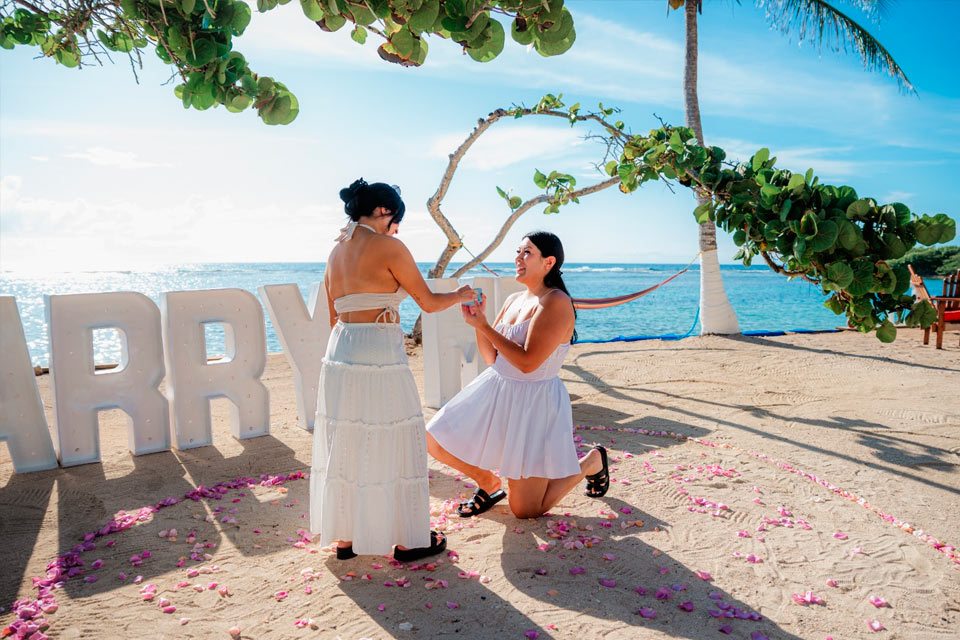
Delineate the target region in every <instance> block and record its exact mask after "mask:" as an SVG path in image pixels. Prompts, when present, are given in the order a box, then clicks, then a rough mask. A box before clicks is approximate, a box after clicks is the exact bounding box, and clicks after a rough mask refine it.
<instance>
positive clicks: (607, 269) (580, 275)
mask: <svg viewBox="0 0 960 640" xmlns="http://www.w3.org/2000/svg"><path fill="white" fill-rule="evenodd" d="M419 266H420V269H421V271H422V272H423V273H424V274H426V272H427V270H428V269H429V268H430V267H431V266H432V265H431V264H428V263H421V264H419ZM457 266H459V265H457V264H454V265H453V267H452V268H451V269H449V270H448V272H447V273H452V272H453V271H454V270H455V269H456V267H457ZM488 266H489V267H490V268H491V270H493V271H494V272H496V273H497V274H499V275H501V276H503V277H513V273H514V271H513V264H512V263H488ZM682 268H683V265H679V264H582V263H580V264H577V263H570V264H567V265H564V268H563V274H564V280H565V281H566V283H567V287H568V289H569V290H570V292H571V294H572V295H573V296H574V297H578V298H603V297H610V296H617V295H621V294H625V293H632V292H634V291H640V290H642V289H646V288H647V287H650V286H653V285H655V284H657V283H659V282H662V281H663V280H666V279H667V278H669V277H670V276H671V275H673V274H675V273H677V272H678V271H679V270H680V269H682ZM323 269H324V264H323V263H301V262H298V263H211V264H183V265H176V266H166V267H162V268H158V269H153V270H131V271H77V272H69V273H18V272H10V271H6V272H2V273H0V295H9V296H15V297H16V299H17V305H18V307H19V309H20V317H21V320H22V322H23V328H24V334H25V335H26V339H27V346H28V348H29V350H30V357H31V360H32V361H33V364H34V365H35V366H47V365H48V364H49V354H48V336H47V327H46V320H45V317H44V302H43V296H44V295H54V294H70V293H101V292H107V291H136V292H139V293H143V294H144V295H146V296H148V297H150V298H152V299H153V300H154V301H155V302H158V303H159V299H160V294H161V293H163V292H165V291H184V290H191V289H223V288H238V289H246V290H247V291H250V292H252V293H253V294H254V295H257V287H258V286H261V285H265V284H287V283H293V284H296V285H297V286H298V287H299V288H300V292H301V293H302V294H303V296H304V299H305V300H306V298H307V297H308V296H309V293H310V287H311V285H312V284H313V283H315V282H319V281H321V280H322V278H323ZM721 270H722V273H723V279H724V284H725V287H726V290H727V295H728V296H729V297H730V302H731V304H733V307H734V309H735V310H736V312H737V315H738V316H739V318H740V329H741V331H751V330H785V329H831V328H834V327H837V326H840V325H843V324H845V320H844V318H843V317H842V316H836V315H834V314H833V313H832V312H830V311H829V310H827V309H825V308H824V307H823V300H824V297H823V296H822V295H821V293H820V292H819V291H818V289H817V288H816V287H815V286H813V285H811V284H809V283H807V282H804V281H802V280H793V281H790V280H787V279H786V278H785V277H783V276H781V275H778V274H775V273H773V272H772V271H770V269H768V268H766V267H759V266H755V267H751V268H746V267H743V266H740V265H724V266H722V267H721ZM475 275H489V274H488V273H487V272H485V271H483V270H482V269H475V270H473V271H471V272H469V273H468V274H467V275H466V276H464V278H463V281H464V282H466V283H469V278H471V277H472V276H475ZM930 286H932V288H931V291H939V290H940V289H939V287H938V286H937V285H936V284H931V285H930ZM699 295H700V275H699V267H698V266H697V265H694V266H693V267H691V268H690V270H689V271H687V272H686V273H684V274H683V275H681V276H680V277H678V278H677V279H675V280H673V281H672V282H670V283H668V284H666V285H664V286H663V287H661V288H660V289H657V290H656V291H654V292H653V293H651V294H649V295H647V296H645V297H643V298H640V299H639V300H636V301H634V302H630V303H627V304H624V305H620V306H617V307H610V308H606V309H596V310H581V311H579V312H578V315H577V333H578V334H579V337H580V338H581V339H585V340H602V339H609V338H615V337H617V336H619V335H661V334H667V333H674V334H680V335H683V334H686V333H687V332H688V331H690V330H691V329H692V330H693V335H696V333H698V332H699V323H697V324H696V325H695V324H694V320H695V317H696V315H697V306H698V301H699ZM418 313H419V309H418V308H417V306H416V305H415V304H414V303H413V301H412V300H411V299H409V298H408V299H407V300H405V301H404V302H403V304H402V305H401V307H400V324H401V325H402V326H403V328H404V330H405V331H409V330H410V329H411V328H412V327H413V324H414V322H415V321H416V318H417V314H418ZM264 317H265V318H266V336H267V350H268V351H269V352H271V353H273V352H280V351H282V349H281V347H280V343H279V341H278V340H277V336H276V333H275V332H274V330H273V326H272V325H271V323H270V319H269V318H268V317H267V316H266V311H264ZM120 340H121V338H120V335H119V333H118V332H117V331H115V330H109V329H107V330H98V331H96V332H94V354H95V361H96V362H97V363H107V362H117V361H119V358H120V345H121V342H120ZM207 353H208V355H219V354H222V353H224V339H223V331H222V328H221V327H220V326H219V325H217V324H211V325H207Z"/></svg>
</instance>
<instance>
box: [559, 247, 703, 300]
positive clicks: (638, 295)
mask: <svg viewBox="0 0 960 640" xmlns="http://www.w3.org/2000/svg"><path fill="white" fill-rule="evenodd" d="M699 256H700V254H699V253H698V254H697V255H696V256H694V258H693V260H691V261H690V262H689V263H688V264H687V266H685V267H684V268H683V269H681V270H680V271H678V272H677V273H675V274H673V275H672V276H670V277H669V278H667V279H666V280H664V281H663V282H661V283H659V284H655V285H653V286H652V287H650V288H648V289H644V290H643V291H637V292H635V293H628V294H626V295H622V296H614V297H613V298H574V299H573V306H574V308H575V309H606V308H607V307H615V306H617V305H620V304H626V303H628V302H633V301H634V300H637V299H639V298H642V297H643V296H645V295H647V294H648V293H652V292H654V291H656V290H657V289H659V288H660V287H662V286H663V285H665V284H667V283H668V282H670V281H671V280H673V279H674V278H678V277H680V276H682V275H683V274H684V273H686V272H687V270H688V269H690V265H692V264H693V263H694V262H695V261H696V259H697V258H698V257H699Z"/></svg>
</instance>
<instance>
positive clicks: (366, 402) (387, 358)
mask: <svg viewBox="0 0 960 640" xmlns="http://www.w3.org/2000/svg"><path fill="white" fill-rule="evenodd" d="M340 198H341V199H342V200H343V202H344V210H345V211H346V213H347V215H348V216H349V217H350V222H349V223H348V224H347V226H346V227H344V228H343V229H342V233H341V234H340V237H339V238H337V245H336V246H335V247H334V249H333V251H332V252H331V253H330V257H329V258H328V260H327V268H326V271H325V273H324V278H323V280H324V286H325V287H326V290H327V301H328V306H329V311H330V325H331V327H332V328H333V331H332V332H331V334H330V341H329V343H328V345H327V353H326V356H325V357H324V361H323V367H322V369H321V371H320V383H319V388H320V390H319V398H318V400H317V419H316V423H315V428H314V438H313V465H312V474H311V478H310V527H311V529H312V530H313V531H319V532H320V544H321V545H327V544H330V543H331V542H334V541H336V542H337V558H339V559H348V558H352V557H354V556H355V555H357V554H388V553H390V552H391V550H393V548H394V547H396V550H395V551H394V557H395V558H396V559H397V560H398V561H401V562H410V561H413V560H416V559H418V558H422V557H425V556H428V555H432V554H435V553H440V552H441V551H443V549H444V548H445V547H446V538H445V537H444V536H443V534H442V533H439V532H431V531H430V530H429V527H430V500H429V491H428V486H427V450H426V439H425V431H424V422H423V414H422V413H421V410H420V397H419V395H418V393H417V387H416V384H415V383H414V380H413V375H412V374H411V373H410V368H409V366H408V364H407V354H406V351H405V349H404V343H403V332H402V331H401V329H400V325H399V310H398V307H399V305H400V302H401V301H402V300H403V299H404V298H406V297H407V295H410V296H412V297H413V299H414V300H415V301H416V302H417V304H418V305H419V306H420V308H421V309H423V310H424V311H426V312H435V311H441V310H443V309H446V308H448V307H450V306H452V305H454V304H456V303H457V302H467V301H469V300H472V299H473V297H474V293H473V290H472V289H471V288H470V287H466V286H465V287H461V288H459V289H457V291H455V292H452V293H433V292H432V291H430V289H429V288H428V287H427V284H426V282H424V280H423V277H422V276H421V275H420V271H419V270H418V269H417V265H416V263H415V262H414V260H413V256H411V254H410V252H409V250H407V248H406V246H405V245H404V244H403V243H402V242H400V241H399V240H398V239H396V238H394V237H393V236H394V235H396V233H397V229H398V228H399V225H400V222H401V220H402V219H403V214H404V210H405V207H404V204H403V201H402V200H401V199H400V194H399V192H398V190H397V189H396V188H395V187H391V186H390V185H387V184H384V183H374V184H367V183H366V182H364V180H363V179H362V178H361V179H360V180H357V181H356V182H354V183H353V184H351V185H350V186H349V187H347V188H346V189H342V190H341V191H340Z"/></svg>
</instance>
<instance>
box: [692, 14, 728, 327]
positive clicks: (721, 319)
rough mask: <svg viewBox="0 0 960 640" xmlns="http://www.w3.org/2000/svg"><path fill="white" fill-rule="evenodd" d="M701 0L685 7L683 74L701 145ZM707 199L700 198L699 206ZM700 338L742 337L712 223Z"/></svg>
mask: <svg viewBox="0 0 960 640" xmlns="http://www.w3.org/2000/svg"><path fill="white" fill-rule="evenodd" d="M700 2H701V0H687V2H686V3H685V6H684V15H685V25H686V56H685V59H684V71H683V102H684V116H685V119H686V122H687V126H688V127H690V128H691V129H693V132H694V133H695V134H696V136H697V139H698V140H699V141H700V144H701V145H703V146H706V145H705V144H704V140H703V127H702V126H701V124H700V103H699V101H698V99H697V12H698V10H699V8H700ZM706 200H707V199H706V198H703V197H702V196H700V195H698V196H697V204H702V203H703V202H705V201H706ZM700 252H701V253H700V335H706V334H710V333H721V334H729V333H740V324H739V322H738V321H737V313H736V312H735V311H734V310H733V307H732V306H731V305H730V301H729V300H728V299H727V292H726V291H725V290H724V288H723V279H722V277H721V275H720V262H719V260H718V259H717V226H716V224H714V223H713V221H710V220H708V221H707V222H704V223H703V224H701V225H700Z"/></svg>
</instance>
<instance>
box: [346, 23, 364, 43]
mask: <svg viewBox="0 0 960 640" xmlns="http://www.w3.org/2000/svg"><path fill="white" fill-rule="evenodd" d="M350 37H351V38H352V39H353V41H354V42H356V43H358V44H363V43H364V42H366V41H367V30H366V29H364V28H363V27H361V26H360V25H357V26H356V27H354V28H353V31H351V32H350Z"/></svg>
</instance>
